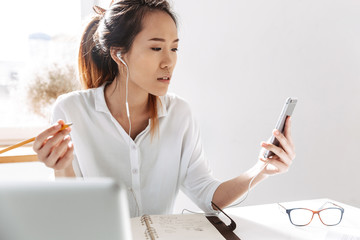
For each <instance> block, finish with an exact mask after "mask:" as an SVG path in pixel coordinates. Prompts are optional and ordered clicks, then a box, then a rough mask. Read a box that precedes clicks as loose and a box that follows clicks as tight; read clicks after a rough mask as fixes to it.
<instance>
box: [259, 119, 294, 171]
mask: <svg viewBox="0 0 360 240" xmlns="http://www.w3.org/2000/svg"><path fill="white" fill-rule="evenodd" d="M273 136H274V137H275V138H276V139H277V140H278V141H279V143H280V144H279V146H276V145H274V144H272V143H268V142H262V143H261V147H262V148H263V149H262V150H261V152H260V155H259V160H260V163H261V165H264V164H267V166H266V167H265V168H264V169H263V170H262V173H263V174H265V175H274V174H279V173H284V172H287V171H288V170H289V168H290V166H291V164H292V162H293V160H294V158H295V155H296V154H295V146H294V143H293V140H292V137H291V117H287V118H286V121H285V127H284V132H283V133H281V132H280V131H279V130H277V129H274V130H273ZM266 150H268V151H271V152H273V153H274V154H275V155H272V156H270V157H269V158H265V157H264V153H265V152H266Z"/></svg>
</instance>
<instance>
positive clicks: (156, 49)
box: [151, 48, 161, 51]
mask: <svg viewBox="0 0 360 240" xmlns="http://www.w3.org/2000/svg"><path fill="white" fill-rule="evenodd" d="M151 49H152V50H154V51H160V50H161V48H151Z"/></svg>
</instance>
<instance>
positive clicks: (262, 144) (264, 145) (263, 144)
mask: <svg viewBox="0 0 360 240" xmlns="http://www.w3.org/2000/svg"><path fill="white" fill-rule="evenodd" d="M268 145H269V144H267V143H266V142H262V143H261V146H262V147H266V146H268Z"/></svg>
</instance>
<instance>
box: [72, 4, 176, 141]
mask: <svg viewBox="0 0 360 240" xmlns="http://www.w3.org/2000/svg"><path fill="white" fill-rule="evenodd" d="M152 11H163V12H166V13H167V14H169V16H170V17H171V18H172V19H173V20H174V22H175V24H176V22H177V21H176V17H175V15H174V14H173V13H172V12H171V10H170V5H169V3H168V2H167V1H166V0H118V1H115V2H114V3H112V4H111V5H110V8H109V9H108V10H106V11H104V14H98V15H97V16H95V17H93V18H92V19H91V21H90V23H89V24H88V25H87V26H86V27H85V31H84V33H83V35H82V38H81V43H80V49H79V56H78V67H79V74H80V80H81V84H82V86H83V88H85V89H88V88H96V87H99V86H101V85H102V84H104V83H105V82H112V81H113V80H114V79H115V77H116V76H117V75H118V74H119V70H118V66H117V64H116V62H115V61H114V60H113V59H112V58H111V55H110V48H111V47H116V48H120V49H121V53H122V54H125V53H127V52H128V51H129V50H130V48H131V46H132V43H133V41H134V38H135V37H136V35H137V34H138V33H139V32H141V30H142V20H143V18H144V16H145V15H146V14H147V13H149V12H152ZM148 104H149V107H150V119H151V126H150V127H151V128H150V129H151V130H150V132H151V134H152V136H153V135H154V133H155V131H156V130H157V129H158V117H157V115H158V114H157V104H158V97H157V96H154V95H151V94H150V96H149V102H148Z"/></svg>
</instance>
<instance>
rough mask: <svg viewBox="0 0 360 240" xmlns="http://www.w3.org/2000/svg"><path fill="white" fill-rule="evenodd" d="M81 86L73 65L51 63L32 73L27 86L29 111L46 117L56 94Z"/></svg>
mask: <svg viewBox="0 0 360 240" xmlns="http://www.w3.org/2000/svg"><path fill="white" fill-rule="evenodd" d="M80 88H81V85H80V82H79V80H78V77H77V72H76V69H75V66H74V65H71V64H64V65H60V64H52V65H51V66H48V67H45V68H44V69H43V70H41V71H38V72H37V73H35V74H34V76H33V79H32V81H30V82H29V84H28V87H27V97H28V98H27V99H28V101H29V102H28V104H29V105H30V108H31V111H32V112H34V113H35V114H38V115H40V116H42V117H44V118H48V116H49V114H50V109H51V106H52V105H53V103H54V102H55V100H56V99H57V97H58V96H60V95H61V94H64V93H68V92H71V91H75V90H78V89H80Z"/></svg>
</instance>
